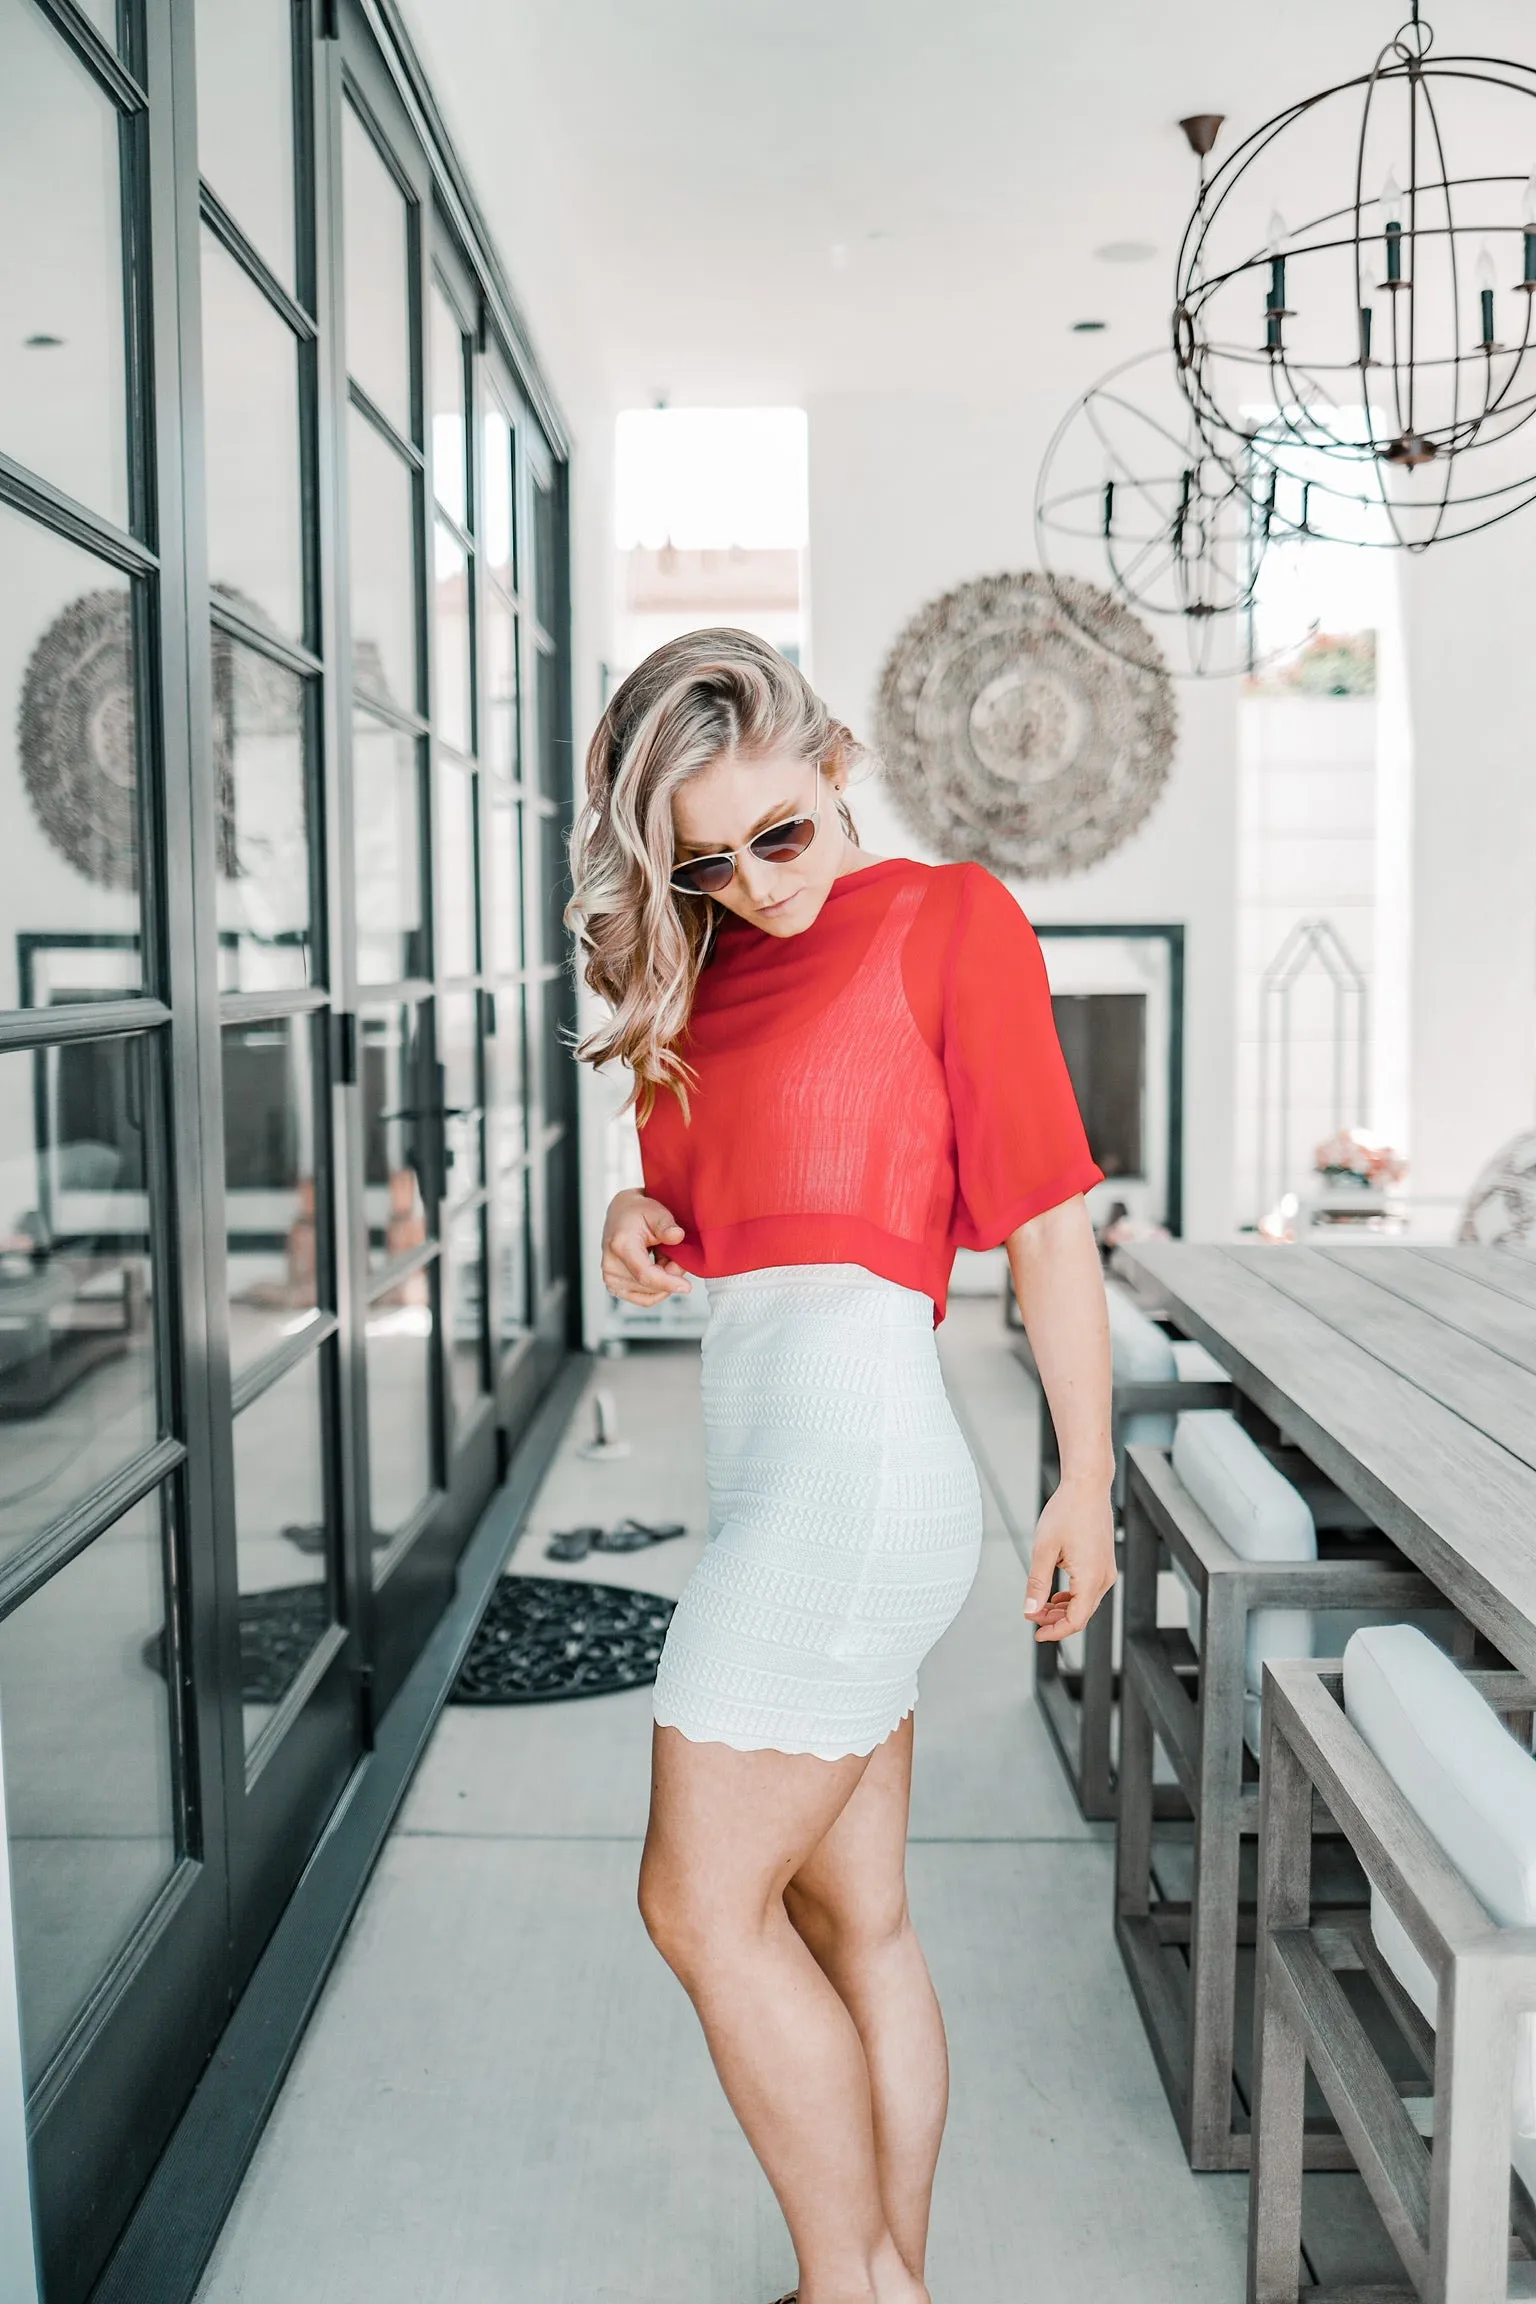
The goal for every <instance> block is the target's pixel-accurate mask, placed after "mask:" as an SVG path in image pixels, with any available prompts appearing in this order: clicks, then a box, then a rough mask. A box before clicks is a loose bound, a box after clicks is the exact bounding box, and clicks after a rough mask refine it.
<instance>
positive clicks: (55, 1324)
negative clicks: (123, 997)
mask: <svg viewBox="0 0 1536 2304" xmlns="http://www.w3.org/2000/svg"><path fill="white" fill-rule="evenodd" d="M148 1069H149V1067H148V1062H147V1051H146V1046H145V1043H144V1041H143V1040H142V1039H127V1040H119V1039H114V1040H71V1041H67V1042H65V1043H64V1044H63V1045H62V1046H60V1047H57V1048H48V1049H38V1050H31V1049H26V1050H17V1051H14V1052H13V1053H11V1054H9V1055H4V1056H0V1434H3V1439H0V1457H3V1460H4V1467H5V1473H4V1479H3V1480H0V1557H3V1556H5V1555H8V1554H10V1553H14V1552H16V1551H18V1550H19V1549H20V1548H21V1546H22V1545H23V1544H25V1543H26V1542H27V1541H28V1539H29V1538H31V1537H33V1536H35V1535H37V1534H38V1533H39V1532H40V1531H41V1530H42V1529H44V1528H46V1527H48V1526H49V1525H50V1523H52V1522H53V1521H55V1520H58V1519H60V1518H61V1517H62V1515H63V1514H64V1513H65V1512H67V1511H68V1510H69V1509H70V1507H71V1506H72V1505H74V1504H76V1503H78V1502H79V1500H80V1498H81V1497H82V1496H83V1495H85V1493H86V1492H87V1490H89V1489H91V1488H94V1487H95V1486H96V1485H97V1484H98V1482H100V1481H102V1480H104V1479H106V1478H107V1476H108V1475H109V1474H110V1473H113V1472H115V1471H117V1470H118V1468H119V1467H120V1466H121V1465H123V1464H126V1463H127V1462H128V1461H129V1459H130V1458H132V1457H134V1456H137V1455H140V1454H141V1453H142V1452H143V1450H144V1449H146V1448H150V1447H153V1445H154V1443H155V1440H156V1438H157V1436H158V1432H159V1417H158V1413H157V1407H156V1396H155V1346H154V1334H153V1323H152V1318H151V1309H150V1307H151V1304H152V1301H153V1294H154V1285H155V1277H156V1272H157V1268H158V1263H159V1257H158V1253H157V1247H158V1244H157V1243H155V1244H152V1242H151V1237H150V1222H149V1200H148V1196H147V1194H146V1191H145V1167H144V1112H145V1106H146V1103H147V1093H146V1090H147V1085H148V1083H147V1081H146V1077H145V1076H146V1073H147V1071H148Z"/></svg>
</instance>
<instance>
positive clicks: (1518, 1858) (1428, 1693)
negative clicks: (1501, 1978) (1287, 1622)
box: [1344, 1624, 1536, 2158]
mask: <svg viewBox="0 0 1536 2304" xmlns="http://www.w3.org/2000/svg"><path fill="white" fill-rule="evenodd" d="M1344 1709H1345V1712H1346V1713H1347V1714H1348V1716H1349V1718H1350V1720H1351V1721H1352V1722H1353V1723H1354V1726H1355V1727H1356V1728H1357V1729H1358V1731H1359V1733H1360V1735H1361V1736H1362V1737H1363V1738H1364V1740H1365V1742H1366V1743H1367V1744H1368V1745H1369V1746H1370V1748H1371V1750H1372V1751H1373V1752H1374V1753H1375V1755H1376V1757H1377V1759H1378V1760H1379V1761H1380V1762H1381V1765H1382V1767H1383V1768H1384V1769H1385V1770H1386V1772H1387V1774H1388V1775H1389V1776H1390V1777H1391V1778H1392V1781H1393V1782H1394V1784H1396V1786H1397V1788H1398V1790H1399V1791H1400V1792H1401V1793H1402V1795H1403V1797H1404V1799H1405V1800H1406V1801H1407V1802H1408V1805H1409V1807H1410V1808H1412V1810H1413V1811H1414V1814H1415V1815H1416V1816H1417V1817H1418V1818H1419V1820H1420V1822H1421V1823H1422V1824H1423V1825H1424V1826H1425V1828H1426V1830H1427V1831H1428V1832H1429V1833H1430V1835H1431V1837H1432V1838H1433V1839H1434V1840H1435V1841H1436V1842H1438V1844H1439V1846H1440V1847H1441V1848H1442V1849H1443V1850H1444V1852H1445V1854H1446V1856H1447V1857H1448V1858H1449V1859H1450V1861H1451V1863H1452V1864H1454V1865H1455V1867H1456V1869H1457V1871H1458V1872H1459V1873H1460V1874H1461V1876H1462V1878H1463V1879H1464V1880H1465V1881H1466V1883H1467V1886H1468V1887H1469V1888H1470V1889H1471V1891H1472V1893H1473V1895H1474V1896H1475V1897H1476V1898H1477V1900H1478V1902H1479V1903H1480V1904H1482V1905H1483V1906H1484V1907H1485V1909H1486V1910H1487V1912H1488V1914H1489V1917H1490V1918H1491V1919H1493V1920H1496V1921H1497V1922H1498V1923H1499V1925H1500V1926H1501V1927H1505V1928H1529V1927H1531V1926H1532V1925H1536V1760H1533V1759H1532V1758H1531V1756H1530V1754H1529V1753H1528V1752H1524V1751H1522V1750H1521V1748H1520V1746H1519V1745H1518V1744H1517V1743H1516V1742H1515V1740H1514V1738H1513V1736H1511V1735H1510V1733H1509V1731H1508V1729H1507V1728H1505V1726H1504V1724H1503V1722H1502V1721H1501V1720H1500V1719H1499V1716H1498V1714H1497V1713H1496V1712H1494V1711H1493V1710H1492V1708H1491V1707H1490V1706H1489V1705H1487V1704H1485V1703H1484V1702H1483V1699H1482V1698H1481V1696H1479V1695H1478V1693H1477V1691H1476V1689H1475V1688H1472V1687H1470V1686H1469V1685H1468V1683H1467V1682H1466V1681H1465V1680H1464V1679H1463V1678H1462V1675H1461V1674H1460V1672H1458V1670H1457V1669H1456V1666H1455V1665H1454V1664H1453V1663H1452V1662H1451V1660H1450V1658H1449V1657H1448V1656H1445V1655H1442V1654H1441V1652H1440V1650H1439V1649H1438V1648H1436V1647H1435V1646H1434V1645H1433V1644H1432V1642H1430V1641H1429V1640H1427V1639H1426V1638H1425V1637H1424V1635H1423V1633H1422V1632H1417V1631H1415V1630H1414V1629H1413V1628H1412V1626H1410V1625H1407V1624H1384V1625H1377V1626H1375V1627H1374V1628H1373V1629H1371V1630H1369V1631H1364V1632H1357V1633H1356V1634H1355V1636H1354V1638H1353V1639H1352V1640H1351V1641H1350V1643H1349V1645H1348V1647H1347V1648H1346V1649H1345V1651H1344ZM1371 1933H1372V1934H1373V1936H1374V1937H1375V1939H1376V1943H1377V1946H1378V1948H1379V1949H1380V1952H1381V1956H1382V1958H1383V1959H1384V1960H1385V1961H1386V1963H1387V1966H1388V1967H1389V1968H1390V1969H1391V1970H1392V1973H1393V1975H1394V1976H1396V1978H1397V1979H1398V1982H1399V1983H1400V1984H1401V1985H1402V1987H1403V1989H1404V1991H1405V1992H1406V1993H1407V1994H1408V1996H1409V1998H1410V1999H1411V2000H1413V2002H1414V2003H1415V2005H1416V2006H1417V2007H1418V2009H1419V2011H1420V2013H1421V2014H1422V2015H1423V2017H1424V2018H1425V2020H1426V2022H1428V2023H1430V2024H1433V2023H1434V2021H1435V2011H1436V2001H1437V1994H1436V1988H1435V1979H1434V1976H1433V1974H1432V1973H1431V1971H1430V1968H1429V1965H1428V1963H1427V1962H1426V1961H1425V1960H1424V1958H1423V1957H1422V1955H1421V1954H1420V1952H1419V1951H1418V1949H1417V1947H1416V1946H1415V1944H1414V1943H1413V1941H1412V1939H1411V1938H1410V1936H1409V1934H1408V1931H1407V1929H1406V1928H1405V1927H1404V1926H1403V1924H1402V1922H1401V1921H1400V1920H1399V1919H1398V1917H1397V1915H1396V1913H1395V1912H1394V1911H1393V1910H1392V1908H1391V1906H1390V1904H1389V1903H1388V1902H1387V1900H1386V1898H1385V1897H1384V1896H1382V1895H1381V1894H1380V1892H1379V1891H1378V1890H1377V1889H1375V1888H1374V1887H1373V1889H1372V1891H1371ZM1515 2128H1516V2132H1517V2133H1518V2134H1519V2135H1521V2136H1536V2020H1533V2019H1532V2018H1531V2017H1530V2016H1522V2017H1521V2019H1520V2032H1519V2043H1518V2049H1517V2053H1516V2062H1515ZM1526 2157H1527V2158H1528V2157H1529V2155H1527V2156H1526Z"/></svg>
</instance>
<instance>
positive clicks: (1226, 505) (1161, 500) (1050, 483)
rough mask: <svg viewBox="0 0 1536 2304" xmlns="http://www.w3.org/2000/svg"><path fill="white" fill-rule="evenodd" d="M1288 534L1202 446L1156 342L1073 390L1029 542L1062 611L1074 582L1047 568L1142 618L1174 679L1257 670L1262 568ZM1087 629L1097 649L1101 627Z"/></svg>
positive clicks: (1277, 515)
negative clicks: (1082, 581) (1079, 580)
mask: <svg viewBox="0 0 1536 2304" xmlns="http://www.w3.org/2000/svg"><path fill="white" fill-rule="evenodd" d="M1293 533H1294V530H1293V528H1292V527H1291V525H1290V523H1289V521H1288V519H1287V516H1286V514H1285V511H1284V509H1283V507H1282V506H1281V504H1280V502H1279V500H1278V499H1271V498H1269V497H1267V496H1266V495H1265V493H1264V491H1263V488H1262V485H1261V484H1259V483H1256V482H1255V481H1254V480H1253V478H1252V476H1251V475H1250V474H1249V473H1248V472H1247V470H1246V469H1238V470H1233V469H1229V467H1228V464H1227V462H1224V461H1223V459H1222V458H1220V457H1218V456H1217V455H1215V454H1214V453H1213V452H1212V449H1211V446H1210V444H1209V442H1208V441H1207V440H1205V439H1204V437H1203V436H1202V434H1201V432H1200V430H1199V427H1198V426H1197V425H1196V424H1195V423H1194V421H1193V419H1192V417H1191V415H1190V410H1189V405H1188V403H1187V401H1186V400H1185V399H1184V397H1183V395H1182V393H1181V392H1180V390H1179V386H1178V381H1177V379H1176V377H1175V375H1174V372H1173V363H1172V362H1171V361H1170V359H1169V357H1168V353H1167V349H1166V347H1164V346H1159V347H1158V348H1157V350H1156V351H1152V352H1143V353H1140V354H1138V355H1137V356H1136V357H1135V358H1133V359H1130V360H1124V361H1121V362H1120V364H1119V365H1118V366H1117V367H1114V368H1111V369H1110V370H1108V372H1107V373H1106V374H1105V375H1103V376H1101V377H1100V378H1099V379H1098V381H1097V382H1096V383H1094V384H1091V385H1090V386H1089V387H1088V389H1087V391H1086V392H1083V393H1081V394H1080V395H1079V397H1078V398H1077V399H1076V400H1075V401H1074V402H1073V404H1072V406H1071V407H1070V408H1069V409H1068V411H1067V413H1066V415H1065V416H1064V417H1063V418H1062V420H1061V422H1060V424H1059V425H1058V426H1057V428H1056V431H1055V433H1054V434H1053V436H1052V438H1051V442H1050V445H1049V447H1048V448H1047V449H1046V452H1045V456H1044V458H1043V460H1042V462H1041V466H1040V475H1039V479H1038V482H1037V484H1036V489H1035V545H1036V550H1037V552H1038V555H1039V560H1040V566H1041V568H1042V570H1043V571H1044V573H1045V575H1046V577H1047V579H1048V580H1049V581H1051V582H1052V584H1053V588H1054V589H1055V590H1056V592H1057V594H1058V598H1059V601H1060V605H1061V608H1062V612H1063V613H1064V614H1065V615H1066V616H1068V617H1069V618H1070V617H1071V616H1072V613H1073V610H1072V601H1073V599H1074V598H1075V597H1076V588H1075V587H1074V586H1073V585H1072V584H1070V583H1068V582H1058V581H1057V578H1058V576H1062V577H1068V576H1083V575H1088V576H1090V577H1091V578H1092V580H1093V582H1094V583H1096V584H1099V585H1102V586H1103V587H1104V589H1105V590H1107V591H1108V592H1109V593H1110V595H1111V597H1112V598H1114V599H1116V600H1118V601H1119V602H1120V603H1121V605H1122V606H1123V607H1126V608H1129V609H1130V610H1131V611H1132V612H1133V614H1135V615H1137V616H1140V617H1145V618H1147V619H1148V620H1149V621H1150V624H1151V628H1152V630H1153V631H1154V632H1157V633H1159V634H1160V635H1161V636H1162V637H1163V638H1164V640H1165V641H1166V644H1167V645H1166V650H1165V654H1166V656H1167V668H1168V670H1169V671H1170V672H1171V673H1172V674H1173V676H1174V677H1175V678H1176V679H1197V680H1208V679H1219V678H1223V677H1226V676H1228V675H1230V674H1234V673H1240V672H1252V671H1253V670H1254V669H1255V668H1256V667H1255V659H1254V646H1253V608H1254V595H1255V587H1256V584H1257V581H1258V575H1259V567H1260V563H1261V560H1262V558H1263V554H1264V551H1265V549H1266V546H1267V545H1268V544H1269V543H1270V542H1271V541H1276V540H1279V539H1280V538H1282V537H1288V536H1290V535H1292V534H1293ZM1092 637H1093V638H1094V639H1096V640H1097V641H1098V643H1099V645H1100V646H1101V647H1102V646H1104V645H1106V642H1105V640H1104V636H1103V634H1102V632H1095V633H1094V634H1093V635H1092ZM1305 637H1306V635H1305V634H1297V635H1296V636H1295V637H1294V640H1293V641H1290V642H1288V643H1287V646H1288V647H1290V646H1293V645H1296V644H1299V642H1300V641H1301V640H1302V639H1304V638H1305ZM1181 658H1182V659H1183V661H1182V663H1181V662H1180V659H1181Z"/></svg>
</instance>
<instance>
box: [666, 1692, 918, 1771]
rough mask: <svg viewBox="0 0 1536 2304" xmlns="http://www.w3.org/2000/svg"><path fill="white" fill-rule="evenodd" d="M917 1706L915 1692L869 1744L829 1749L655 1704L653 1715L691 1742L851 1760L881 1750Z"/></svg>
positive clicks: (797, 1756)
mask: <svg viewBox="0 0 1536 2304" xmlns="http://www.w3.org/2000/svg"><path fill="white" fill-rule="evenodd" d="M916 1710H917V1698H916V1696H915V1695H914V1696H912V1697H909V1699H908V1700H907V1702H906V1703H905V1704H903V1706H902V1708H901V1710H900V1712H899V1713H898V1714H897V1716H896V1718H895V1719H894V1720H893V1721H892V1722H891V1725H890V1726H889V1728H883V1729H882V1730H881V1731H880V1733H879V1734H878V1735H877V1736H872V1737H871V1738H870V1740H869V1742H868V1743H867V1744H844V1745H841V1746H839V1748H838V1749H837V1750H836V1751H829V1750H828V1749H827V1747H826V1745H825V1744H779V1743H775V1742H774V1740H773V1738H772V1737H768V1736H729V1735H727V1734H726V1733H725V1732H724V1730H723V1729H718V1728H707V1729H706V1728H699V1727H697V1726H695V1727H693V1728H688V1727H685V1725H684V1724H683V1722H682V1721H681V1720H666V1719H663V1718H662V1715H661V1713H660V1711H658V1710H656V1709H655V1708H654V1707H653V1709H652V1715H651V1716H652V1718H653V1719H654V1721H655V1723H656V1725H657V1727H658V1728H675V1729H676V1730H677V1732H678V1734H679V1736H682V1737H685V1738H686V1739H687V1741H688V1742H689V1743H690V1744H724V1745H727V1746H728V1747H729V1749H730V1750H731V1751H732V1752H782V1753H783V1754H784V1755H785V1757H786V1758H787V1759H806V1760H826V1761H834V1760H851V1759H853V1758H854V1757H855V1756H857V1757H858V1758H859V1759H860V1760H867V1759H868V1758H869V1755H870V1754H871V1752H874V1751H876V1750H878V1748H879V1747H880V1745H882V1744H884V1743H885V1742H886V1741H887V1740H888V1739H889V1738H890V1737H892V1736H894V1735H895V1733H896V1731H897V1729H898V1728H899V1727H900V1726H901V1724H902V1721H903V1720H905V1719H906V1718H907V1716H908V1714H909V1713H914V1712H916Z"/></svg>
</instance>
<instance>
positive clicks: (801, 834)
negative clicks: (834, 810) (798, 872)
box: [751, 816, 816, 864]
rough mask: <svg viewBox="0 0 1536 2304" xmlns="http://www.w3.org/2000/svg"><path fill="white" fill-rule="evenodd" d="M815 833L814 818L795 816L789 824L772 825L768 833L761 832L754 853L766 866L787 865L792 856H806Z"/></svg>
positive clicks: (753, 846) (753, 849)
mask: <svg viewBox="0 0 1536 2304" xmlns="http://www.w3.org/2000/svg"><path fill="white" fill-rule="evenodd" d="M815 833H816V820H815V818H814V817H812V816H794V817H791V819H790V821H789V822H788V823H787V824H770V825H769V827H768V829H767V831H766V832H759V834H758V836H757V838H756V839H755V840H754V841H753V842H752V844H751V845H752V853H753V855H754V856H761V858H762V860H763V862H764V863H765V864H787V863H788V862H789V860H790V858H791V857H792V856H803V855H804V854H805V851H806V850H807V848H809V846H810V844H811V841H812V840H813V839H814V837H815Z"/></svg>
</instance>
